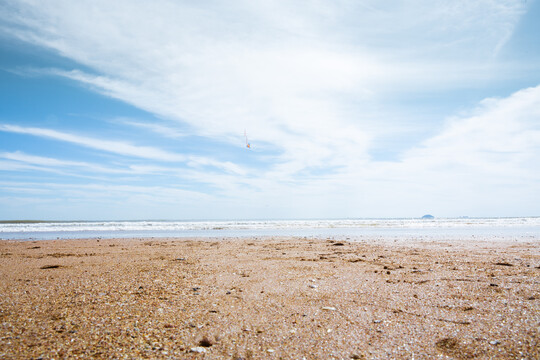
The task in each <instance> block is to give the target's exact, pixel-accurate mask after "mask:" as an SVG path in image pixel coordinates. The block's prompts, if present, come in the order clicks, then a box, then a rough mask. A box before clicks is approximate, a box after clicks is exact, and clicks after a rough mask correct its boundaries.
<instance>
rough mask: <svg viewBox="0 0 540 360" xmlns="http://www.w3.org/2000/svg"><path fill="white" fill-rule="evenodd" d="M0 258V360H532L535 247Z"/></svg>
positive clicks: (209, 247)
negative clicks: (90, 359)
mask: <svg viewBox="0 0 540 360" xmlns="http://www.w3.org/2000/svg"><path fill="white" fill-rule="evenodd" d="M0 256H1V259H2V261H0V276H2V278H3V279H4V280H3V281H2V283H1V284H0V297H1V298H0V309H1V312H0V316H1V319H0V320H1V323H2V327H1V328H0V329H1V330H0V338H2V341H1V342H0V357H2V358H6V359H16V358H30V357H33V358H37V357H40V356H42V357H44V358H53V357H54V358H87V357H91V356H93V357H97V358H110V357H117V358H124V357H139V358H164V359H191V358H193V359H199V358H201V359H202V358H212V359H240V358H242V359H249V358H251V359H263V358H276V359H279V358H283V359H302V358H303V357H305V358H306V359H329V358H335V359H341V358H343V359H351V358H355V359H371V358H374V359H381V358H397V359H410V358H411V357H412V356H414V357H415V358H417V359H422V358H433V357H438V356H442V357H451V358H456V359H460V358H474V357H476V358H500V359H511V358H512V359H513V358H526V359H527V358H530V359H532V358H539V357H540V350H539V349H540V346H539V344H540V335H539V330H538V324H539V323H540V247H539V246H538V239H537V238H533V239H530V240H527V239H518V240H515V239H514V240H512V239H498V240H495V241H492V242H490V241H484V240H480V241H476V242H475V241H465V240H454V239H451V240H446V241H445V240H441V239H439V238H427V239H421V240H419V241H411V240H406V239H400V238H398V239H394V238H384V239H369V238H367V237H366V238H365V239H364V240H363V241H346V240H344V239H316V238H293V237H269V238H264V239H254V238H236V239H233V238H226V239H220V240H217V239H216V238H196V239H195V238H193V239H189V238H179V239H178V238H159V239H158V238H153V239H150V238H143V239H86V240H85V239H78V240H63V239H59V240H42V241H35V240H30V241H16V240H1V241H0ZM199 351H200V352H199Z"/></svg>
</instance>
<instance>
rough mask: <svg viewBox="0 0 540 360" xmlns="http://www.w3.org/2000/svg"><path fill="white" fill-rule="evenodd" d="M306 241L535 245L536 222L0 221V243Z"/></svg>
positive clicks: (539, 231) (539, 228) (539, 234)
mask: <svg viewBox="0 0 540 360" xmlns="http://www.w3.org/2000/svg"><path fill="white" fill-rule="evenodd" d="M283 236H285V237H306V238H331V239H343V240H358V239H364V238H365V239H373V238H380V239H383V238H384V239H392V238H399V239H411V238H412V239H422V238H429V239H434V238H435V239H436V238H441V239H477V240H482V239H484V240H490V241H492V240H496V239H506V240H508V239H510V240H512V239H514V240H540V217H512V218H468V217H466V218H465V217H461V218H433V219H422V218H420V219H419V218H399V219H311V220H245V221H239V220H220V221H215V220H212V221H177V220H140V221H0V239H3V240H53V239H89V238H90V239H92V238H98V239H106V238H170V237H175V238H192V237H204V238H231V237H240V238H241V237H255V238H257V237H261V238H264V237H283Z"/></svg>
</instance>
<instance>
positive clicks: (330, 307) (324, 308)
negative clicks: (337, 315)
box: [322, 306, 337, 311]
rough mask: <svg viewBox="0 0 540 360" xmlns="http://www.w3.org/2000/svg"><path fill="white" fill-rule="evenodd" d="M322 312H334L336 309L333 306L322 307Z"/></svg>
mask: <svg viewBox="0 0 540 360" xmlns="http://www.w3.org/2000/svg"><path fill="white" fill-rule="evenodd" d="M322 309H323V310H328V311H336V310H337V309H336V308H335V307H333V306H323V307H322Z"/></svg>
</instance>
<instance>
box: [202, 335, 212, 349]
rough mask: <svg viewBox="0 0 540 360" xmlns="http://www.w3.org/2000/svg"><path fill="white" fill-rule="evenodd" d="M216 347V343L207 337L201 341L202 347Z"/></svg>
mask: <svg viewBox="0 0 540 360" xmlns="http://www.w3.org/2000/svg"><path fill="white" fill-rule="evenodd" d="M212 345H214V342H213V341H212V340H210V339H209V338H207V337H206V336H204V337H203V338H202V339H201V341H199V346H202V347H210V346H212Z"/></svg>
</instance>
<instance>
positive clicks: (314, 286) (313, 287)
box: [308, 284, 318, 289]
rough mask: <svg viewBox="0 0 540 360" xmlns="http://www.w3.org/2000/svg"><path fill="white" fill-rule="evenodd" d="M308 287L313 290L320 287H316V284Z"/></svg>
mask: <svg viewBox="0 0 540 360" xmlns="http://www.w3.org/2000/svg"><path fill="white" fill-rule="evenodd" d="M308 286H309V287H310V288H312V289H316V288H318V286H317V285H314V284H309V285H308Z"/></svg>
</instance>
